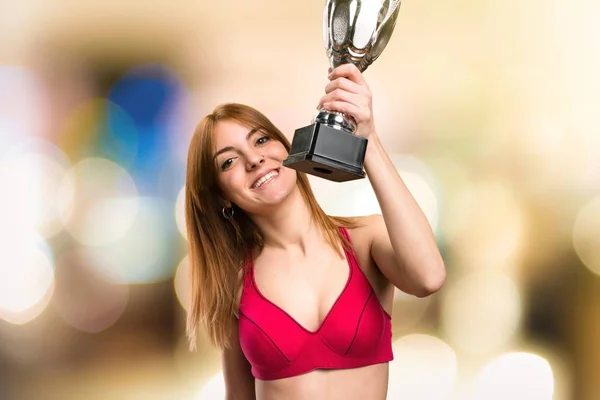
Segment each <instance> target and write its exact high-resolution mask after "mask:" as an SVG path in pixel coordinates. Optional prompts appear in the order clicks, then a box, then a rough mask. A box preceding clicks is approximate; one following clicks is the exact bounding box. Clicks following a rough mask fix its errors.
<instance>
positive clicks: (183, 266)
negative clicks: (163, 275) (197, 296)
mask: <svg viewBox="0 0 600 400" xmlns="http://www.w3.org/2000/svg"><path fill="white" fill-rule="evenodd" d="M174 285H175V294H176V295H177V299H178V300H179V304H181V307H183V309H184V310H186V311H187V310H188V308H189V304H190V300H191V298H192V283H191V281H190V257H189V255H187V256H185V257H184V258H183V260H181V262H180V263H179V266H178V267H177V271H176V272H175V279H174Z"/></svg>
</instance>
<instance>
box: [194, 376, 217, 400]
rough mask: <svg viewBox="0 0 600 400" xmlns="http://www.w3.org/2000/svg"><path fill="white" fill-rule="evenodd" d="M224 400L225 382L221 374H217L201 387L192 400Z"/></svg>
mask: <svg viewBox="0 0 600 400" xmlns="http://www.w3.org/2000/svg"><path fill="white" fill-rule="evenodd" d="M224 398H225V381H224V380H223V372H219V373H217V374H216V375H215V376H214V377H212V378H211V379H210V380H209V381H208V382H206V383H205V384H204V386H202V390H200V393H199V394H198V397H196V398H195V399H194V400H214V399H224Z"/></svg>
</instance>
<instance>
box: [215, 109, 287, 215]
mask: <svg viewBox="0 0 600 400" xmlns="http://www.w3.org/2000/svg"><path fill="white" fill-rule="evenodd" d="M214 134H215V138H214V139H215V143H216V146H215V150H214V151H215V153H214V162H215V168H216V171H217V181H218V183H219V187H220V188H221V190H222V192H223V194H224V196H225V197H226V198H227V200H229V201H231V202H232V203H235V204H236V205H237V206H238V207H240V208H241V209H242V210H244V211H246V212H247V213H250V214H261V213H265V212H268V210H269V209H270V207H269V206H274V205H277V204H279V203H280V202H281V201H282V200H284V199H285V198H286V197H287V196H288V195H289V194H290V193H291V192H292V191H293V190H294V189H295V187H296V171H294V170H292V169H289V168H285V167H283V165H282V162H283V160H285V159H286V158H287V156H288V152H287V151H286V149H285V147H284V146H283V144H282V143H280V142H279V141H277V140H275V139H272V138H270V137H268V136H267V135H266V133H265V132H262V131H259V130H254V129H252V128H248V127H246V126H243V125H241V124H239V123H238V122H236V121H231V120H223V121H219V122H218V123H217V125H216V126H215V131H214Z"/></svg>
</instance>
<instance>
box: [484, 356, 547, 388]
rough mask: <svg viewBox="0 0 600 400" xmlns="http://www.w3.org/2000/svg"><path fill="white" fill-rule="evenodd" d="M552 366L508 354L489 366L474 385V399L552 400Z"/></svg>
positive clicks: (531, 358)
mask: <svg viewBox="0 0 600 400" xmlns="http://www.w3.org/2000/svg"><path fill="white" fill-rule="evenodd" d="M553 394H554V376H553V373H552V367H551V366H550V364H549V363H548V361H547V360H545V359H544V358H542V357H540V356H538V355H536V354H530V353H509V354H504V355H501V356H499V357H497V358H496V359H494V360H492V361H491V362H490V363H489V364H488V365H486V366H485V367H484V368H483V370H482V371H481V373H480V374H479V377H478V378H477V383H476V385H475V393H474V396H473V399H474V400H505V399H511V400H551V399H552V398H553Z"/></svg>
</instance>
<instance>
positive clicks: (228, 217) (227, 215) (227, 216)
mask: <svg viewBox="0 0 600 400" xmlns="http://www.w3.org/2000/svg"><path fill="white" fill-rule="evenodd" d="M226 210H229V211H226ZM221 213H222V214H223V218H225V219H226V220H228V221H231V220H232V219H233V207H223V209H222V210H221Z"/></svg>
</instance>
